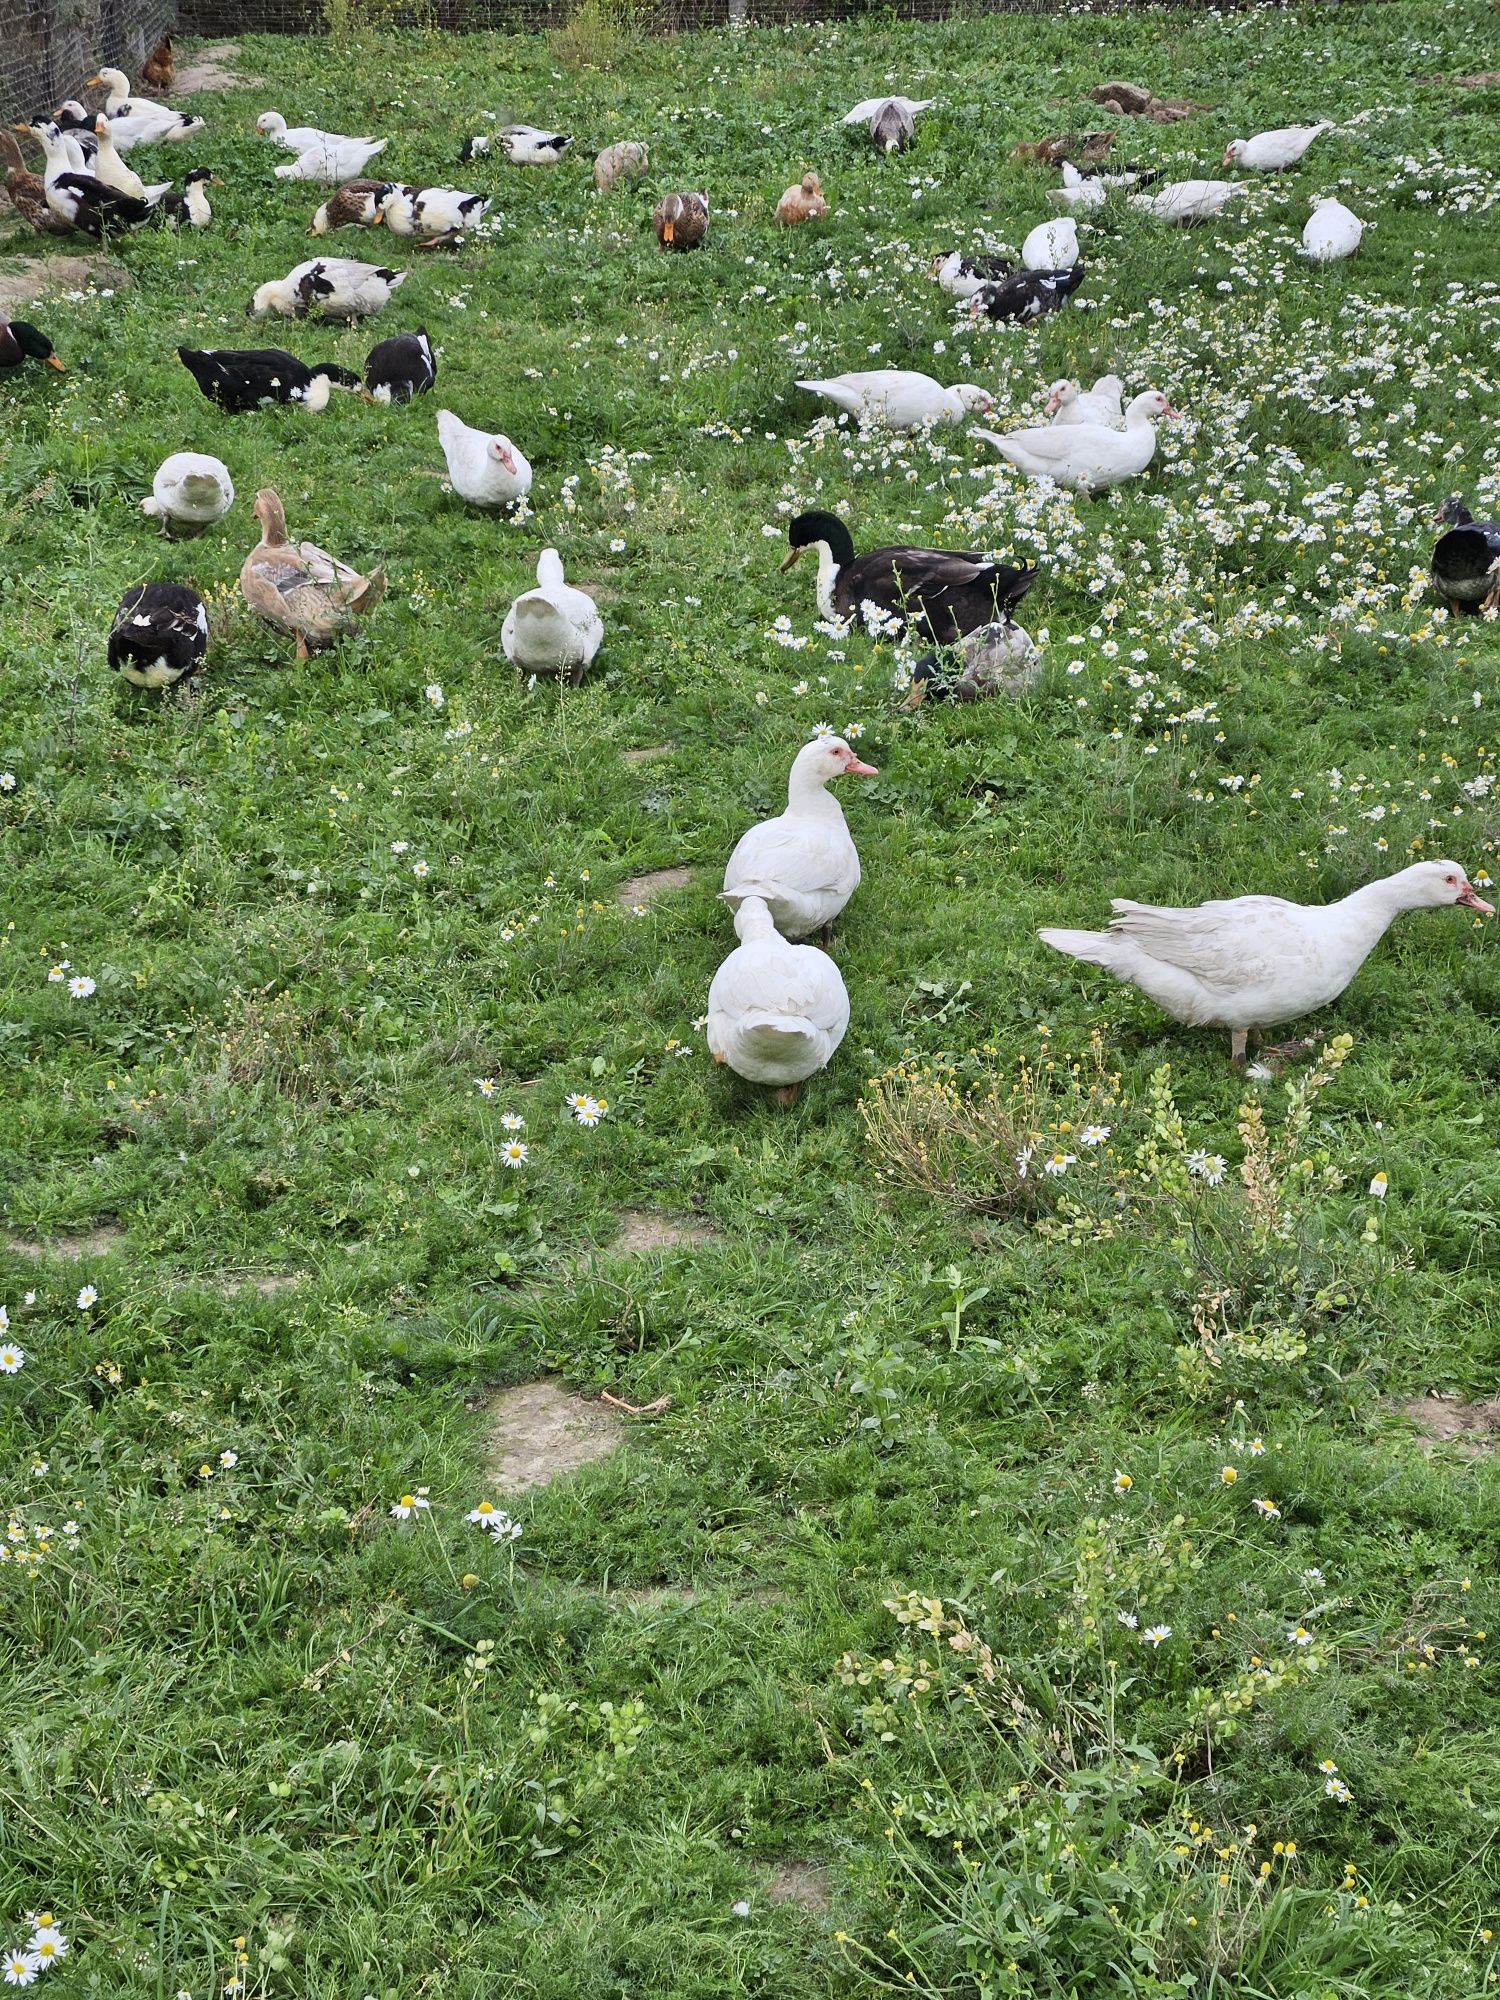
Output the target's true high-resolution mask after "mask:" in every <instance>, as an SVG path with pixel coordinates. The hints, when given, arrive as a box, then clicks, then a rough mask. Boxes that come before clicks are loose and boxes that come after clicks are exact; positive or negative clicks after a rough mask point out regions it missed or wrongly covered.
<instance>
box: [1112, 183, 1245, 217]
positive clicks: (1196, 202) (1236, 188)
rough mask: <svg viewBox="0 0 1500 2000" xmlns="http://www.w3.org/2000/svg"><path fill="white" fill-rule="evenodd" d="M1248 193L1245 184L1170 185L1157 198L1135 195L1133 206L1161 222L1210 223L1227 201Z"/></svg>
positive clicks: (1131, 203)
mask: <svg viewBox="0 0 1500 2000" xmlns="http://www.w3.org/2000/svg"><path fill="white" fill-rule="evenodd" d="M1244 192H1245V184H1244V182H1243V181H1169V182H1168V183H1167V185H1166V186H1165V187H1164V188H1158V189H1157V190H1156V193H1155V194H1133V195H1132V196H1131V197H1130V206H1131V207H1132V208H1138V209H1139V210H1140V212H1141V214H1142V215H1153V216H1155V218H1156V220H1157V221H1158V222H1181V223H1188V222H1209V221H1211V220H1212V219H1213V217H1214V216H1216V215H1217V214H1218V212H1219V210H1220V209H1221V208H1222V207H1223V206H1224V204H1225V203H1226V202H1227V201H1231V200H1233V198H1234V196H1235V195H1237V194H1243V193H1244Z"/></svg>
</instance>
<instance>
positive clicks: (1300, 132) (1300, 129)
mask: <svg viewBox="0 0 1500 2000" xmlns="http://www.w3.org/2000/svg"><path fill="white" fill-rule="evenodd" d="M1332 130H1333V120H1332V119H1331V118H1327V119H1325V120H1324V121H1323V123H1322V124H1321V125H1283V126H1281V127H1279V128H1278V129H1277V130H1276V131H1274V132H1257V133H1256V135H1255V137H1254V138H1253V139H1231V140H1230V142H1229V144H1228V145H1227V146H1226V147H1225V148H1224V165H1225V166H1226V167H1249V168H1250V170H1251V171H1252V172H1253V173H1258V174H1277V173H1281V172H1282V171H1283V170H1284V169H1285V168H1287V167H1295V166H1296V164H1297V162H1298V161H1299V160H1300V159H1301V158H1302V155H1303V154H1304V153H1305V152H1306V151H1307V149H1308V147H1309V146H1310V145H1311V144H1312V142H1313V141H1314V139H1321V138H1322V136H1323V134H1324V133H1325V132H1331V131H1332Z"/></svg>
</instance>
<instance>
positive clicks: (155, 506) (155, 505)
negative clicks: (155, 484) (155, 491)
mask: <svg viewBox="0 0 1500 2000" xmlns="http://www.w3.org/2000/svg"><path fill="white" fill-rule="evenodd" d="M141 512H142V513H143V514H159V513H160V512H161V502H160V501H159V500H158V499H157V498H156V497H155V495H152V496H151V497H150V498H149V499H146V500H143V501H142V502H141Z"/></svg>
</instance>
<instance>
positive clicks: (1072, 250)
mask: <svg viewBox="0 0 1500 2000" xmlns="http://www.w3.org/2000/svg"><path fill="white" fill-rule="evenodd" d="M1078 256H1079V251H1078V224H1077V223H1076V222H1075V221H1074V220H1073V218H1072V216H1071V215H1064V216H1059V217H1057V218H1056V219H1055V220H1053V221H1050V222H1039V223H1038V224H1037V226H1036V228H1035V229H1033V230H1032V231H1030V233H1029V234H1028V236H1027V238H1026V241H1025V242H1024V243H1023V244H1022V245H1021V267H1022V269H1023V270H1026V271H1071V270H1072V268H1073V266H1074V265H1075V264H1076V263H1077V262H1078Z"/></svg>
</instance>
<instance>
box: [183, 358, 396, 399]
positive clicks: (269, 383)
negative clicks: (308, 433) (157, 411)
mask: <svg viewBox="0 0 1500 2000" xmlns="http://www.w3.org/2000/svg"><path fill="white" fill-rule="evenodd" d="M177 359H178V360H179V361H180V362H181V363H182V365H183V367H184V368H185V369H186V370H187V371H188V373H189V375H191V376H192V378H193V380H194V381H195V382H196V383H197V384H198V387H199V388H200V389H201V390H202V391H203V393H204V395H205V396H207V398H208V400H209V401H210V402H211V403H217V404H218V406H219V408H220V409H221V410H227V411H228V412H229V413H230V415H231V416H239V415H241V414H242V413H243V412H244V411H246V410H258V409H260V408H261V406H262V405H263V404H266V403H301V404H302V406H303V407H304V409H308V410H325V409H327V407H328V398H329V393H330V391H331V390H332V389H334V388H339V389H357V388H359V386H360V380H359V377H358V376H357V375H356V374H354V373H353V371H352V370H351V369H348V368H341V367H340V366H339V365H338V363H337V362H335V361H321V362H317V363H314V364H311V365H309V363H307V362H306V361H299V360H298V359H297V357H296V355H295V354H288V353H287V352H286V350H285V348H282V347H252V348H231V347H218V348H198V347H179V348H178V350H177Z"/></svg>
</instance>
